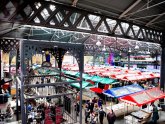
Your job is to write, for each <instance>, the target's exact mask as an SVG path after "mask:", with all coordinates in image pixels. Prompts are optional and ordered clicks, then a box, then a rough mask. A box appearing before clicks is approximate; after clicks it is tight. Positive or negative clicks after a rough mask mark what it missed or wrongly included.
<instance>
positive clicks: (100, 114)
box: [99, 106, 106, 124]
mask: <svg viewBox="0 0 165 124" xmlns="http://www.w3.org/2000/svg"><path fill="white" fill-rule="evenodd" d="M104 116H106V113H105V111H104V110H103V107H102V106H101V107H100V110H99V120H100V124H103V120H104Z"/></svg>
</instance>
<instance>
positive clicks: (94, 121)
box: [90, 112, 96, 124]
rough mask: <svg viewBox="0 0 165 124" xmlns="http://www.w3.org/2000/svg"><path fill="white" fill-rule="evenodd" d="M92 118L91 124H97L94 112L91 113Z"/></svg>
mask: <svg viewBox="0 0 165 124" xmlns="http://www.w3.org/2000/svg"><path fill="white" fill-rule="evenodd" d="M90 118H91V121H90V124H96V115H95V113H94V112H93V113H91V115H90Z"/></svg>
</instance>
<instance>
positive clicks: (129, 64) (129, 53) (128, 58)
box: [128, 52, 130, 69]
mask: <svg viewBox="0 0 165 124" xmlns="http://www.w3.org/2000/svg"><path fill="white" fill-rule="evenodd" d="M128 69H130V52H128Z"/></svg>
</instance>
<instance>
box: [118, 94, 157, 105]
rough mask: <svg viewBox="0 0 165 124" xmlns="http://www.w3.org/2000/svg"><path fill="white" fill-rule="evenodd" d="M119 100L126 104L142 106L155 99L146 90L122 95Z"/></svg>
mask: <svg viewBox="0 0 165 124" xmlns="http://www.w3.org/2000/svg"><path fill="white" fill-rule="evenodd" d="M120 100H121V101H124V102H126V103H128V104H133V105H137V106H142V105H145V104H148V103H151V102H154V101H155V99H153V98H152V97H150V96H149V95H148V94H147V93H146V92H143V91H142V92H138V93H135V94H131V95H128V96H124V97H122V98H120Z"/></svg>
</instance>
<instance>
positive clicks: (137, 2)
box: [119, 0, 142, 19]
mask: <svg viewBox="0 0 165 124" xmlns="http://www.w3.org/2000/svg"><path fill="white" fill-rule="evenodd" d="M141 1H142V0H136V2H134V3H133V4H132V5H131V6H129V7H128V8H127V9H126V10H125V11H124V12H123V13H122V14H121V15H120V16H119V19H121V18H122V17H123V16H124V15H125V14H127V13H128V12H129V11H130V10H132V9H133V8H134V7H135V6H136V5H137V4H139V3H140V2H141Z"/></svg>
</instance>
